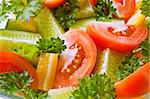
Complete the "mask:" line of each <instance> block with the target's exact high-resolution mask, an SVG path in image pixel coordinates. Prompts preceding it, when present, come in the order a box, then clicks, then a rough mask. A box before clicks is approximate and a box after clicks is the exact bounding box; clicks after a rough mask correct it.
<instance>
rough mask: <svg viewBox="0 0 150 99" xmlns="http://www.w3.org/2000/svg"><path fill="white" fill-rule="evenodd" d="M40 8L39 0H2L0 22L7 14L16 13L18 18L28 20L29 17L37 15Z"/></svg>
mask: <svg viewBox="0 0 150 99" xmlns="http://www.w3.org/2000/svg"><path fill="white" fill-rule="evenodd" d="M41 8H42V5H41V0H2V3H1V4H0V22H2V21H3V20H4V19H6V18H7V17H8V14H14V15H16V19H19V20H30V17H32V16H37V14H38V13H39V12H40V10H41Z"/></svg>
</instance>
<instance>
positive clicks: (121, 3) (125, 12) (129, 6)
mask: <svg viewBox="0 0 150 99" xmlns="http://www.w3.org/2000/svg"><path fill="white" fill-rule="evenodd" d="M114 4H115V5H116V7H117V12H118V14H119V16H121V17H122V18H124V19H128V18H129V17H130V16H132V15H133V14H134V12H135V10H136V2H135V0H114Z"/></svg>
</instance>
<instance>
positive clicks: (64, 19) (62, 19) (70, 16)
mask: <svg viewBox="0 0 150 99" xmlns="http://www.w3.org/2000/svg"><path fill="white" fill-rule="evenodd" d="M78 11H79V1H78V0H65V4H64V5H63V6H60V7H59V8H57V9H55V10H54V14H55V16H56V18H57V20H58V21H59V23H60V25H61V26H62V27H63V29H64V30H68V29H69V27H70V26H71V25H72V24H74V23H75V21H76V20H75V19H76V17H77V12H78Z"/></svg>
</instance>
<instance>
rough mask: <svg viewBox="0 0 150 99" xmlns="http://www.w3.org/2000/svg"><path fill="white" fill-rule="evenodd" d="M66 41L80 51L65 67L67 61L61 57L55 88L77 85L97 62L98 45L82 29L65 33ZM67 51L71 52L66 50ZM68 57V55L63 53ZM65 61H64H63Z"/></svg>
mask: <svg viewBox="0 0 150 99" xmlns="http://www.w3.org/2000/svg"><path fill="white" fill-rule="evenodd" d="M64 39H65V43H66V45H67V47H68V49H74V48H77V49H78V52H77V53H76V55H75V58H74V59H73V61H72V62H71V64H69V65H68V66H67V68H65V69H64V65H63V64H64V63H65V62H66V61H64V60H63V58H62V59H61V56H60V60H59V62H60V63H61V64H62V65H60V64H59V66H58V69H57V72H56V77H55V82H54V83H55V84H54V88H59V87H68V86H75V85H77V84H78V79H79V78H83V77H85V76H87V75H89V74H90V73H91V72H92V70H93V68H94V65H95V62H96V56H97V51H96V46H95V44H94V42H93V40H92V39H91V38H90V37H89V36H88V35H87V34H86V33H85V32H83V31H81V30H70V31H68V32H67V33H65V34H64ZM66 53H69V52H67V51H66ZM62 57H67V55H62ZM62 61H64V62H62Z"/></svg>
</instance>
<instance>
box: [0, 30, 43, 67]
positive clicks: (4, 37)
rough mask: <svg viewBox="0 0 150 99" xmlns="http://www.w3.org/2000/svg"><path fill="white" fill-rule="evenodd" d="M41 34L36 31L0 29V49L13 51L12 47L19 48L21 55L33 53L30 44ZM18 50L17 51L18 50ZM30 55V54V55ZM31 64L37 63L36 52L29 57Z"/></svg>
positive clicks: (39, 37) (34, 50)
mask: <svg viewBox="0 0 150 99" xmlns="http://www.w3.org/2000/svg"><path fill="white" fill-rule="evenodd" d="M39 39H41V36H40V35H39V34H36V33H30V32H23V31H14V30H0V50H8V51H13V50H14V49H16V50H18V49H22V50H20V51H21V53H24V54H22V55H23V56H24V55H25V56H26V55H27V56H28V55H29V56H31V55H33V54H34V52H36V49H35V48H34V47H31V46H32V45H36V44H37V43H36V42H37V41H38V40H39ZM20 51H19V52H20ZM31 57H32V56H31ZM29 60H31V62H32V63H33V64H35V63H37V61H38V58H37V55H36V53H35V54H34V55H33V58H32V59H30V58H29Z"/></svg>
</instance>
